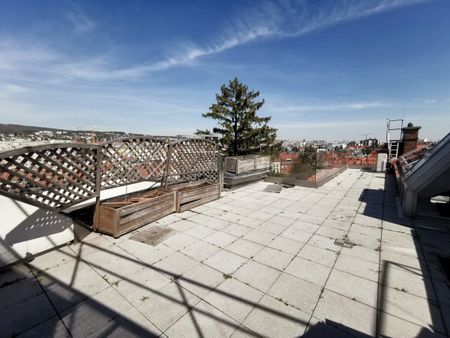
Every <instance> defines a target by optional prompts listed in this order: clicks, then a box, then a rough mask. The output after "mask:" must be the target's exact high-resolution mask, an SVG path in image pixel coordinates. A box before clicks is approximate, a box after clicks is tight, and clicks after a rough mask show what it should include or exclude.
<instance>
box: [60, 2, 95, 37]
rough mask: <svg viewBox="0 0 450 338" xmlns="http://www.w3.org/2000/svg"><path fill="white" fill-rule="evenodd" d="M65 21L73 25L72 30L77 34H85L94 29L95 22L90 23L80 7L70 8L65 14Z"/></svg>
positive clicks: (73, 6)
mask: <svg viewBox="0 0 450 338" xmlns="http://www.w3.org/2000/svg"><path fill="white" fill-rule="evenodd" d="M65 16H66V18H67V20H69V22H70V23H71V24H72V25H73V29H74V30H75V31H76V32H78V33H87V32H90V31H92V30H93V29H94V28H95V22H94V21H92V20H91V19H90V18H89V17H88V16H87V15H86V14H85V13H84V12H83V11H82V10H81V8H80V7H78V6H75V5H74V4H73V5H72V6H71V8H70V10H68V11H67V12H66V13H65Z"/></svg>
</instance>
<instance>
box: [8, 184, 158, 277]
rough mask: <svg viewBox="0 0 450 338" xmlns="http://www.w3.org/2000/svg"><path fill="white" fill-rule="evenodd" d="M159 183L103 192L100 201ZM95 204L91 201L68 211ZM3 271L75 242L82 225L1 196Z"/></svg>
mask: <svg viewBox="0 0 450 338" xmlns="http://www.w3.org/2000/svg"><path fill="white" fill-rule="evenodd" d="M158 186H159V183H154V182H140V183H135V184H130V185H127V186H122V187H117V188H112V189H108V190H105V191H102V192H101V199H102V200H105V199H109V198H113V197H116V196H120V195H124V194H130V193H133V192H136V191H141V190H145V189H148V188H150V187H152V188H156V187H158ZM94 203H95V199H94V198H92V199H90V200H88V201H85V202H82V203H80V204H78V205H76V206H74V207H72V208H70V209H67V210H65V211H66V212H69V211H72V210H75V209H79V208H82V207H86V206H88V205H92V204H94ZM0 217H1V218H0V268H1V267H2V266H5V265H8V264H12V263H14V262H17V261H19V260H21V259H23V258H25V257H28V256H33V255H37V254H39V253H42V252H45V251H47V250H51V249H54V248H57V247H58V246H61V245H64V244H66V243H68V242H71V241H73V240H75V239H76V238H75V237H76V234H77V233H78V232H79V231H78V230H79V229H80V226H79V225H78V224H76V222H74V221H73V220H72V219H71V218H70V217H68V216H65V215H64V214H62V213H59V212H54V211H49V210H45V209H42V208H38V207H35V206H32V205H29V204H26V203H22V202H19V201H16V200H13V199H11V198H8V197H5V196H1V195H0Z"/></svg>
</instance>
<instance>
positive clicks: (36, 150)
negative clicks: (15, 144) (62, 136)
mask: <svg viewBox="0 0 450 338" xmlns="http://www.w3.org/2000/svg"><path fill="white" fill-rule="evenodd" d="M97 155H98V149H97V148H96V147H92V146H90V145H84V144H58V145H56V144H51V145H44V146H37V147H26V148H22V149H16V150H12V151H8V152H4V153H1V154H0V193H1V194H2V195H5V196H7V197H10V198H13V199H16V200H19V201H23V202H26V203H29V204H32V205H36V206H39V207H45V208H50V209H56V210H58V209H63V208H65V207H68V206H70V205H73V204H76V203H79V202H81V201H83V200H86V199H89V198H92V197H94V196H96V190H97V189H96V168H97V158H98V156H97Z"/></svg>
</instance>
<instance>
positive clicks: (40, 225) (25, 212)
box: [0, 196, 74, 267]
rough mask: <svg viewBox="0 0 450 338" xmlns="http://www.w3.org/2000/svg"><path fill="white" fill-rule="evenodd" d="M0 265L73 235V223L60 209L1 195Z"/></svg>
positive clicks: (50, 247) (63, 241)
mask: <svg viewBox="0 0 450 338" xmlns="http://www.w3.org/2000/svg"><path fill="white" fill-rule="evenodd" d="M0 215H1V219H0V267H2V266H4V265H8V264H11V263H14V262H16V261H17V260H20V259H22V258H25V257H26V256H29V255H35V254H38V253H40V252H43V251H46V250H49V249H52V248H54V247H57V246H59V245H62V244H65V243H67V242H70V241H72V240H73V239H74V223H73V221H72V220H71V219H70V218H69V217H66V216H64V215H62V214H60V213H55V212H51V211H48V210H44V209H41V208H37V207H34V206H31V205H28V204H25V203H22V202H18V201H15V200H12V199H10V198H7V197H4V196H0Z"/></svg>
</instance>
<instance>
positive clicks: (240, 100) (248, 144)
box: [203, 77, 276, 156]
mask: <svg viewBox="0 0 450 338" xmlns="http://www.w3.org/2000/svg"><path fill="white" fill-rule="evenodd" d="M258 96H259V92H258V91H253V90H249V89H248V86H246V85H244V84H243V83H241V82H240V81H239V80H238V78H237V77H236V78H234V79H233V80H231V81H229V83H228V86H226V85H222V87H221V88H220V94H216V103H214V104H212V105H211V106H210V107H209V110H210V111H209V112H207V113H204V114H203V117H206V118H212V119H214V120H216V121H217V123H218V126H217V127H216V128H214V129H213V132H214V133H217V134H220V135H221V137H222V138H221V142H222V144H223V145H225V146H227V147H228V153H229V155H233V156H236V155H243V154H251V153H256V152H258V151H260V150H261V149H262V148H264V149H269V148H270V147H272V146H273V145H274V144H276V129H274V128H272V127H270V126H269V125H268V122H269V121H270V119H271V117H270V116H268V117H260V116H258V115H257V113H258V110H259V109H260V108H261V107H262V106H263V104H264V100H261V101H257V97H258Z"/></svg>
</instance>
